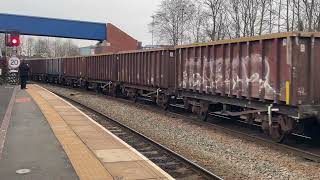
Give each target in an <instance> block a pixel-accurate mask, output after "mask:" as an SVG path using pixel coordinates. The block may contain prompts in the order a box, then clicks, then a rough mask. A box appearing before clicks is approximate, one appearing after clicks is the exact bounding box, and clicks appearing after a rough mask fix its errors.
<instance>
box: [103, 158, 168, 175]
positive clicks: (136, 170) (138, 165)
mask: <svg viewBox="0 0 320 180" xmlns="http://www.w3.org/2000/svg"><path fill="white" fill-rule="evenodd" d="M104 166H105V167H106V168H107V169H108V171H109V172H110V174H111V175H112V176H113V177H114V178H115V179H117V178H118V179H158V178H164V176H162V175H161V174H160V175H159V174H158V173H156V172H154V171H153V170H152V169H149V168H147V167H146V166H148V164H147V163H146V162H145V161H130V162H113V163H104ZM142 170H143V171H142Z"/></svg>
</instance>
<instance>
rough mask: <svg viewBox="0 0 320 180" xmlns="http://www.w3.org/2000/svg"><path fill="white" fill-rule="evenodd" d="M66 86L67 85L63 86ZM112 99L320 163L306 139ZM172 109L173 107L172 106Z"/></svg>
mask: <svg viewBox="0 0 320 180" xmlns="http://www.w3.org/2000/svg"><path fill="white" fill-rule="evenodd" d="M63 88H65V87H63ZM71 89H72V88H71ZM80 91H81V92H84V93H89V94H95V95H97V93H94V92H90V91H89V92H88V91H84V90H80ZM98 95H99V96H101V97H104V95H101V94H98ZM108 98H110V99H114V100H117V101H121V102H124V103H128V104H134V105H136V106H140V107H143V108H146V109H148V110H151V111H156V112H160V113H164V114H166V115H169V116H173V117H179V118H183V119H184V120H186V121H188V122H190V123H192V124H197V125H199V126H206V127H210V128H212V129H214V130H218V131H221V132H223V133H226V134H230V135H232V136H235V137H240V138H242V139H246V140H249V141H253V142H255V143H258V144H261V145H263V146H267V147H271V148H272V149H275V150H279V151H281V152H285V153H288V154H292V155H294V156H297V157H299V158H302V159H305V160H308V161H312V162H317V163H320V147H319V145H318V146H316V147H314V146H310V145H309V144H305V140H304V139H303V140H302V141H303V142H302V144H296V143H295V142H285V143H284V144H282V143H276V142H274V141H272V140H271V139H270V138H268V137H267V136H264V135H263V134H262V133H261V132H258V131H257V129H251V128H250V127H249V128H248V127H242V126H239V125H238V124H236V125H233V123H229V124H228V123H221V124H219V123H218V124H215V123H212V122H211V121H210V120H209V121H208V122H204V121H200V120H199V118H198V117H197V116H194V115H192V114H190V113H186V112H183V111H179V110H178V112H177V111H163V110H160V109H159V108H157V106H156V105H153V104H151V106H150V104H146V103H135V102H133V101H130V100H127V99H122V98H114V97H110V96H108ZM171 110H172V108H171ZM215 118H222V117H215ZM223 122H228V121H223Z"/></svg>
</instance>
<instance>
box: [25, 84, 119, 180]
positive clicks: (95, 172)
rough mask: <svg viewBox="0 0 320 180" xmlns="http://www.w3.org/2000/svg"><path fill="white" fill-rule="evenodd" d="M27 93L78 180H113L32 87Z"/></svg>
mask: <svg viewBox="0 0 320 180" xmlns="http://www.w3.org/2000/svg"><path fill="white" fill-rule="evenodd" d="M27 92H28V93H29V94H30V95H31V96H32V98H33V99H34V100H35V102H36V103H37V104H38V106H39V107H40V109H41V111H42V113H43V114H44V116H45V117H46V119H47V120H48V122H49V124H50V126H51V128H52V130H53V132H54V134H55V136H56V137H57V139H58V140H59V142H60V143H61V145H62V147H63V149H64V150H65V152H66V154H67V155H68V157H69V159H70V161H71V163H72V165H73V167H74V169H75V171H76V173H77V174H78V176H79V178H80V179H90V180H102V179H113V177H112V176H111V175H110V174H109V173H108V171H107V170H106V169H105V167H104V165H103V164H102V163H101V162H100V161H99V160H98V159H97V158H96V156H95V155H94V154H93V153H92V152H91V151H90V150H89V149H88V147H87V146H86V145H85V144H84V143H83V142H82V141H81V140H80V139H79V137H78V136H77V135H76V134H75V133H74V131H73V130H72V129H71V128H70V127H69V126H68V125H67V124H66V122H65V121H64V120H63V119H62V117H61V116H60V115H59V114H58V112H57V111H55V109H54V108H53V107H52V106H51V105H50V104H49V103H48V102H47V101H46V100H45V99H44V98H43V97H41V95H39V94H38V93H37V92H35V89H34V87H33V86H29V88H28V90H27Z"/></svg>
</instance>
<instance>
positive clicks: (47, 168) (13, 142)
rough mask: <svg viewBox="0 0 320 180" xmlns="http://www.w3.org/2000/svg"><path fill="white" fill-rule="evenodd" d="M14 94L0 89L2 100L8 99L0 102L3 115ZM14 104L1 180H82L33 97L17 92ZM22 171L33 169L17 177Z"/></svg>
mask: <svg viewBox="0 0 320 180" xmlns="http://www.w3.org/2000/svg"><path fill="white" fill-rule="evenodd" d="M9 91H10V92H11V93H10V92H9ZM12 91H13V88H5V89H4V88H2V87H1V88H0V96H1V97H2V95H3V94H4V95H5V97H4V98H1V100H0V104H1V112H2V110H3V109H2V108H3V107H7V105H8V103H9V101H10V98H11V95H9V94H12ZM1 93H2V94H1ZM13 100H14V105H13V109H12V114H11V118H10V121H9V126H8V129H7V130H6V136H5V141H4V147H3V151H2V154H1V153H0V179H3V180H15V179H17V180H20V179H30V180H46V179H48V180H49V179H50V180H51V179H59V180H69V179H70V180H73V179H79V178H78V176H77V174H76V172H75V171H74V169H73V167H72V165H71V163H70V161H69V159H68V157H67V155H66V153H65V151H64V150H63V148H62V146H61V145H60V143H59V141H58V140H57V138H56V137H55V135H54V134H53V132H52V130H51V128H50V126H49V124H48V122H47V120H46V118H45V117H44V116H43V114H42V113H41V111H40V109H39V107H38V106H37V105H36V104H35V102H34V101H33V100H32V98H31V97H30V95H29V94H28V93H27V92H26V91H24V90H20V88H17V94H16V97H15V99H13ZM5 104H7V105H5ZM5 109H6V108H5ZM2 119H3V117H1V120H2ZM0 125H1V123H0ZM2 127H4V126H2ZM3 132H5V131H3ZM3 132H1V133H3ZM0 139H1V136H0ZM0 148H1V147H0ZM19 169H30V170H31V172H30V173H27V174H17V173H16V171H17V170H19Z"/></svg>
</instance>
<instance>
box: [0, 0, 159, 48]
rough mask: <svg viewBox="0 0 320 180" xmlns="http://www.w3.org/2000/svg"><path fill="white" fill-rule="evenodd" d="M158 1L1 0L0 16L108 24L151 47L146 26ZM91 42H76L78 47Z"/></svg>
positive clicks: (149, 35)
mask: <svg viewBox="0 0 320 180" xmlns="http://www.w3.org/2000/svg"><path fill="white" fill-rule="evenodd" d="M160 2H161V0H1V3H0V13H8V14H19V15H30V16H41V17H51V18H63V19H74V20H84V21H94V22H110V23H112V24H114V25H116V26H117V27H119V28H120V29H122V30H123V31H125V32H127V33H128V34H129V35H131V36H132V37H134V38H135V39H137V40H139V41H142V42H143V44H151V34H150V33H149V31H148V24H149V23H150V22H151V21H152V19H151V15H152V14H153V13H154V12H155V11H156V10H157V8H158V6H159V4H160ZM77 42H78V41H77ZM91 43H92V42H88V41H86V42H84V41H81V42H80V44H81V45H87V44H91Z"/></svg>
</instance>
